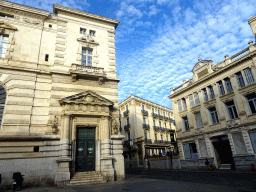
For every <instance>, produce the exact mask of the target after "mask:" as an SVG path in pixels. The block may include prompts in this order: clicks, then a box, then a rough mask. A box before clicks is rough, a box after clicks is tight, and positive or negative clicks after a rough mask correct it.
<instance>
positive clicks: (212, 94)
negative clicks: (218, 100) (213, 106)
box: [208, 85, 215, 100]
mask: <svg viewBox="0 0 256 192" xmlns="http://www.w3.org/2000/svg"><path fill="white" fill-rule="evenodd" d="M208 90H209V97H210V99H211V100H212V99H214V98H215V94H214V91H213V87H212V86H211V85H210V86H208Z"/></svg>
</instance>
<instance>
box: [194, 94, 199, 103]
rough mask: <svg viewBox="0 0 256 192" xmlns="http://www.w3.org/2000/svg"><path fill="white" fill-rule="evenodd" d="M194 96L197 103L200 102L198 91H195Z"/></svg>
mask: <svg viewBox="0 0 256 192" xmlns="http://www.w3.org/2000/svg"><path fill="white" fill-rule="evenodd" d="M194 98H195V103H196V105H198V104H200V100H199V96H198V93H197V92H195V93H194Z"/></svg>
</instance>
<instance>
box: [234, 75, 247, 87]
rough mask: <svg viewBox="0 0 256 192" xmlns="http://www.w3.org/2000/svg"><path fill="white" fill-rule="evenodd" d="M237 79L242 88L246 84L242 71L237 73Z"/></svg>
mask: <svg viewBox="0 0 256 192" xmlns="http://www.w3.org/2000/svg"><path fill="white" fill-rule="evenodd" d="M236 79H237V83H238V87H239V88H242V87H244V86H245V84H244V78H243V75H242V73H241V72H238V73H236Z"/></svg>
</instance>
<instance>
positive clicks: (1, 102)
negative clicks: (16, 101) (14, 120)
mask: <svg viewBox="0 0 256 192" xmlns="http://www.w3.org/2000/svg"><path fill="white" fill-rule="evenodd" d="M5 101H6V91H5V88H4V86H3V85H2V84H0V129H1V125H2V120H3V115H4V107H5Z"/></svg>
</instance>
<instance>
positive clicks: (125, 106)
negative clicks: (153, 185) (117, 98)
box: [119, 95, 175, 168]
mask: <svg viewBox="0 0 256 192" xmlns="http://www.w3.org/2000/svg"><path fill="white" fill-rule="evenodd" d="M174 123H175V122H174V120H173V112H172V109H169V108H167V107H164V106H161V105H158V104H156V103H153V102H151V101H148V100H146V99H143V98H140V97H137V96H135V95H131V96H130V97H128V98H126V99H125V100H124V101H122V102H120V103H119V125H120V127H119V129H120V132H121V134H122V135H124V136H125V139H124V158H125V166H126V168H130V167H142V166H143V161H144V159H145V158H147V157H152V156H162V155H163V154H164V153H163V152H165V153H166V154H164V155H168V154H169V153H170V152H171V150H174V148H175V126H174ZM167 153H168V154H167Z"/></svg>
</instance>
